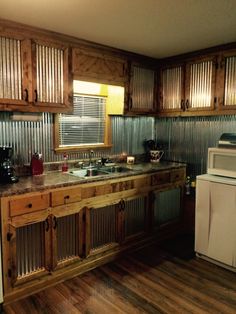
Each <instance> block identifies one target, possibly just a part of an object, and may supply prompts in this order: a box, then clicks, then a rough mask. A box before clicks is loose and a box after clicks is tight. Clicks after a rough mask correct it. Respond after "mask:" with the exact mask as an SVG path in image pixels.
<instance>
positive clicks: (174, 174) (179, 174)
mask: <svg viewBox="0 0 236 314" xmlns="http://www.w3.org/2000/svg"><path fill="white" fill-rule="evenodd" d="M170 177H171V182H175V181H182V180H184V177H185V171H184V169H177V170H173V171H171V174H170Z"/></svg>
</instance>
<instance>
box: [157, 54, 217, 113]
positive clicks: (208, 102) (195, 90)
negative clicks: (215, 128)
mask: <svg viewBox="0 0 236 314" xmlns="http://www.w3.org/2000/svg"><path fill="white" fill-rule="evenodd" d="M216 61H217V58H216V56H212V55H210V56H207V57H199V58H195V59H193V60H186V61H183V62H178V63H176V64H171V65H170V66H163V67H161V68H160V72H159V75H160V77H159V96H158V103H159V112H160V113H167V114H168V113H169V114H171V113H172V114H177V115H185V114H189V113H191V112H192V113H193V114H195V113H196V112H202V113H204V112H206V111H208V112H209V111H210V110H214V109H215V102H216V98H215V84H216V67H217V62H216Z"/></svg>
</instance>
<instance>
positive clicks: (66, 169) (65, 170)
mask: <svg viewBox="0 0 236 314" xmlns="http://www.w3.org/2000/svg"><path fill="white" fill-rule="evenodd" d="M63 159H64V160H63V164H62V169H61V170H62V171H63V172H67V171H68V155H67V154H66V153H64V154H63Z"/></svg>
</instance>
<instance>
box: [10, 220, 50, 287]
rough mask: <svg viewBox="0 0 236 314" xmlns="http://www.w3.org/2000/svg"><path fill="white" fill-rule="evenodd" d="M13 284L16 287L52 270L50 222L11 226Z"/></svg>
mask: <svg viewBox="0 0 236 314" xmlns="http://www.w3.org/2000/svg"><path fill="white" fill-rule="evenodd" d="M10 235H11V236H10V241H9V244H10V256H9V259H10V265H9V266H10V270H11V283H12V285H16V284H19V283H23V282H25V281H28V280H30V279H33V278H36V277H40V276H42V275H43V274H47V273H48V270H49V268H50V261H51V259H50V256H51V254H50V232H49V222H48V220H47V223H45V221H42V222H38V223H32V224H29V225H25V226H21V227H17V228H16V227H14V226H10Z"/></svg>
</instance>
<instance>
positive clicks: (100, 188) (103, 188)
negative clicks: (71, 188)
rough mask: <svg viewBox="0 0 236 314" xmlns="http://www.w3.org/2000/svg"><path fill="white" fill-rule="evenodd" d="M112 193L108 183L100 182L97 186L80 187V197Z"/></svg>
mask: <svg viewBox="0 0 236 314" xmlns="http://www.w3.org/2000/svg"><path fill="white" fill-rule="evenodd" d="M110 193H112V189H111V185H110V184H101V185H97V186H87V187H82V188H81V195H82V196H81V197H82V199H86V198H90V197H96V196H100V195H106V194H110Z"/></svg>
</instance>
